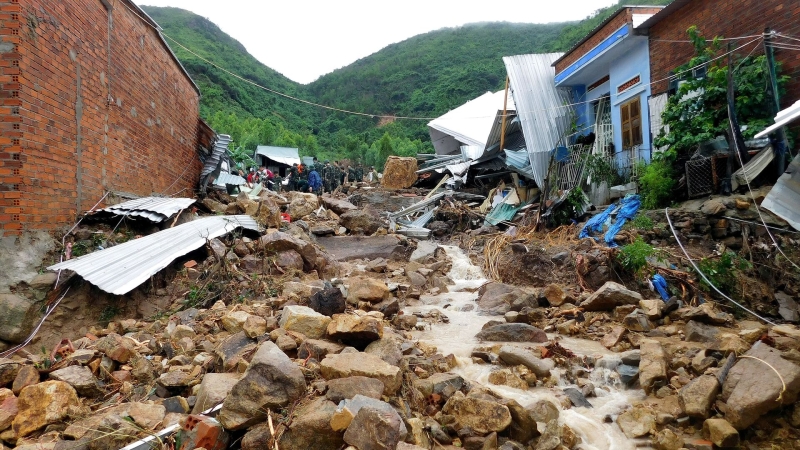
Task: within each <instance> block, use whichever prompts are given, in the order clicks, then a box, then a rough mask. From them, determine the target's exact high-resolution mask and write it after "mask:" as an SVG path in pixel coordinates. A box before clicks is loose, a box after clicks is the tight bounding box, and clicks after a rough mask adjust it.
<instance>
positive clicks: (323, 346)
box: [278, 336, 344, 361]
mask: <svg viewBox="0 0 800 450" xmlns="http://www.w3.org/2000/svg"><path fill="white" fill-rule="evenodd" d="M287 337H288V336H287ZM289 339H291V338H289ZM278 347H280V345H278ZM297 349H298V350H297V357H298V358H300V359H306V358H309V357H311V358H314V359H316V360H317V361H322V360H323V359H324V358H325V356H326V355H328V354H334V353H339V352H341V351H342V350H343V349H344V345H341V344H337V343H335V342H330V341H324V340H321V339H306V340H305V341H303V343H302V344H301V345H300V346H299V347H297ZM281 350H283V349H281Z"/></svg>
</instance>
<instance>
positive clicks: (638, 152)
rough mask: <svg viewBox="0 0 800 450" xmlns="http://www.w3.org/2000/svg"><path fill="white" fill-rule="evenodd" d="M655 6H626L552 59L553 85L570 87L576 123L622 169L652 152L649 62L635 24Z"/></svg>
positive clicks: (646, 17) (654, 9) (659, 8)
mask: <svg viewBox="0 0 800 450" xmlns="http://www.w3.org/2000/svg"><path fill="white" fill-rule="evenodd" d="M660 10H661V7H658V6H624V7H622V8H620V9H619V10H617V11H616V12H615V13H614V14H613V15H612V16H611V17H609V18H608V19H607V20H605V21H604V22H603V23H601V24H600V25H599V26H597V27H596V28H595V29H594V30H593V31H592V32H591V33H589V34H588V35H587V36H586V37H585V38H583V39H582V40H581V41H579V42H578V43H577V44H575V45H574V46H573V47H572V49H570V50H569V51H568V52H567V53H565V54H564V55H563V56H562V57H561V58H559V59H558V60H556V61H555V62H554V63H553V66H554V67H555V83H556V86H557V87H568V88H570V90H571V91H572V95H573V100H574V102H575V104H576V106H575V112H576V114H577V125H578V129H583V130H585V131H584V133H588V132H589V131H594V132H595V133H596V139H597V141H598V142H600V143H601V144H600V145H597V146H596V147H595V148H596V149H597V151H598V152H602V153H605V154H608V155H609V156H612V155H613V156H614V157H615V159H616V162H617V165H618V167H619V168H620V169H623V170H624V169H628V168H631V167H632V166H633V165H634V164H635V162H636V161H638V160H639V159H646V160H649V158H650V148H651V146H650V142H651V139H650V121H649V116H648V108H647V102H648V98H649V96H650V64H649V51H648V44H647V37H645V36H640V35H638V33H637V32H636V28H637V26H639V25H640V24H641V23H642V22H644V21H645V20H647V19H648V18H650V17H652V16H653V15H654V14H656V13H658V12H659V11H660Z"/></svg>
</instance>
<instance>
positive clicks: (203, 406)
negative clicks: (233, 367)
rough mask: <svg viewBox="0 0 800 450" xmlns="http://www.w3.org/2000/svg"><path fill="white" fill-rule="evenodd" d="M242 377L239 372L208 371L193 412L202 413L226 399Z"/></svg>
mask: <svg viewBox="0 0 800 450" xmlns="http://www.w3.org/2000/svg"><path fill="white" fill-rule="evenodd" d="M240 378H241V375H239V374H238V373H207V374H205V376H203V381H202V382H200V387H199V388H198V390H197V399H196V400H195V404H194V407H193V408H192V414H200V413H202V412H203V411H205V410H207V409H211V408H213V407H215V406H217V405H219V404H220V403H222V402H223V401H224V400H225V397H227V396H228V394H230V392H231V390H233V386H235V385H236V383H237V382H238V381H239V379H240Z"/></svg>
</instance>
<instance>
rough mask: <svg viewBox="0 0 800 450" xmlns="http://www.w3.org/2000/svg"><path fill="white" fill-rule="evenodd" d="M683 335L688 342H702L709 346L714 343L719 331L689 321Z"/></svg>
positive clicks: (715, 328)
mask: <svg viewBox="0 0 800 450" xmlns="http://www.w3.org/2000/svg"><path fill="white" fill-rule="evenodd" d="M684 335H685V336H686V340H687V341H689V342H703V343H706V344H711V343H714V342H716V340H717V336H719V329H718V328H717V327H713V326H710V325H706V324H703V323H700V322H695V321H693V320H690V321H689V322H687V323H686V327H685V328H684Z"/></svg>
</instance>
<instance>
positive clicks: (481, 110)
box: [428, 90, 516, 152]
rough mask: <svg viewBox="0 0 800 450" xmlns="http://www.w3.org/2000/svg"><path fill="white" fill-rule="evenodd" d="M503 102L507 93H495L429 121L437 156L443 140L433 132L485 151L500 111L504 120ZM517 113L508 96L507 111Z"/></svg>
mask: <svg viewBox="0 0 800 450" xmlns="http://www.w3.org/2000/svg"><path fill="white" fill-rule="evenodd" d="M504 102H505V90H503V91H498V92H495V93H491V92H487V93H485V94H483V95H481V96H480V97H478V98H475V99H472V100H470V101H468V102H466V103H464V104H463V105H461V106H459V107H458V108H456V109H453V110H451V111H449V112H448V113H446V114H444V115H442V116H440V117H437V118H436V119H433V120H432V121H430V122H429V123H428V127H429V128H430V129H431V131H430V133H431V140H432V141H433V146H434V147H436V148H437V152H438V150H439V147H441V145H439V146H437V143H439V142H441V141H442V138H443V136H441V135H438V136H437V135H436V134H437V133H434V131H433V130H436V131H439V132H440V133H442V134H444V135H447V136H452V137H453V138H455V140H456V141H458V142H460V143H462V144H465V145H469V146H474V147H480V148H481V149H484V148H485V147H486V143H487V140H488V139H489V135H490V133H491V131H492V128H493V127H494V125H495V122H496V119H497V116H498V111H499V112H500V113H499V114H500V115H501V116H502V111H503V104H504ZM515 109H516V107H515V106H514V99H513V98H511V95H509V96H508V102H507V104H506V110H507V111H513V110H515Z"/></svg>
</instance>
